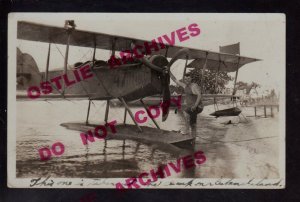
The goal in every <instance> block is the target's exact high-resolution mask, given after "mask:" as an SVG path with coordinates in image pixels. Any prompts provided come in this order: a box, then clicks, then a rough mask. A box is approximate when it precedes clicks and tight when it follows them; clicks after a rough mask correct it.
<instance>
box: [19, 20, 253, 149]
mask: <svg viewBox="0 0 300 202" xmlns="http://www.w3.org/2000/svg"><path fill="white" fill-rule="evenodd" d="M75 27H76V25H75V23H74V21H65V26H64V27H54V26H48V25H43V24H37V23H32V22H25V21H19V22H18V29H17V30H18V31H17V39H19V40H29V41H36V42H44V43H48V44H49V46H48V54H47V61H46V67H45V72H38V73H37V71H38V68H37V65H36V63H35V62H34V59H33V58H30V56H29V55H28V54H25V53H22V52H21V51H18V56H17V63H18V64H17V66H18V67H17V85H18V86H21V87H22V86H23V89H28V88H29V87H30V86H39V85H40V84H42V83H43V85H44V86H43V85H41V88H42V87H44V90H45V85H46V87H47V89H49V88H50V86H51V89H52V90H51V92H46V91H44V94H40V95H39V98H38V99H44V98H45V99H47V100H49V99H58V98H59V99H73V98H77V99H78V98H84V99H88V100H89V104H88V107H87V108H88V109H87V116H86V121H85V122H84V123H64V124H62V126H64V127H66V128H68V129H71V130H78V131H84V132H85V131H87V130H88V129H91V128H93V127H96V126H95V125H93V124H90V123H89V113H90V105H91V101H93V100H105V101H106V111H105V116H104V122H105V123H107V122H108V116H109V108H110V107H109V106H110V101H111V100H112V99H118V100H119V101H120V102H121V103H122V105H123V106H124V108H125V112H124V122H123V123H122V124H120V123H118V124H117V126H116V130H117V131H118V135H112V134H109V135H108V136H107V137H108V138H114V139H122V138H123V139H124V138H125V139H127V138H128V139H133V140H138V141H142V142H143V141H146V142H147V141H150V142H152V143H153V142H160V143H161V142H162V143H169V144H174V145H177V146H180V145H182V144H186V143H187V144H190V143H191V142H193V140H194V138H195V137H192V135H181V134H180V133H179V132H176V131H166V130H162V129H160V127H159V125H158V124H157V123H156V121H155V120H154V119H153V118H151V117H152V116H151V115H150V112H149V110H147V106H146V104H145V103H144V102H143V99H144V98H145V97H148V96H153V95H160V96H161V100H162V104H161V105H162V106H163V107H162V121H165V120H166V119H167V117H168V114H169V107H170V98H171V95H170V90H169V84H170V75H172V73H171V69H172V65H173V64H174V62H175V61H177V60H178V59H182V60H185V61H186V63H185V67H184V69H183V75H184V74H185V73H186V70H187V68H201V69H202V72H204V71H205V70H206V69H211V70H216V71H226V72H234V71H236V72H237V71H238V70H239V68H241V67H242V66H243V65H245V64H247V63H250V62H254V61H257V60H258V59H254V58H248V57H243V56H239V55H232V54H226V53H217V52H211V51H206V50H200V49H193V48H186V47H180V46H171V45H168V44H167V43H165V44H160V45H161V46H164V48H161V49H159V50H156V51H152V52H147V51H141V50H138V51H139V52H138V53H139V55H141V54H143V55H142V56H141V57H133V58H132V60H128V61H126V62H123V63H119V64H118V66H117V67H113V68H112V67H111V65H110V59H111V58H113V57H115V54H116V52H117V51H120V52H121V51H124V50H133V49H134V47H137V46H140V47H142V46H143V45H144V44H146V43H149V44H150V43H153V41H145V40H141V39H136V38H130V37H124V36H117V35H109V34H103V33H95V32H89V31H82V30H78V29H75ZM52 44H61V45H65V46H66V51H65V56H64V67H63V68H62V69H60V70H55V71H54V70H53V71H49V61H50V59H51V54H50V52H51V45H52ZM69 46H78V47H89V48H93V58H92V60H91V61H86V62H78V63H76V64H74V65H73V66H70V65H68V54H69ZM97 49H104V50H109V51H111V57H110V58H108V60H97V59H96V58H95V55H96V51H97ZM132 52H133V51H132ZM132 52H131V53H132ZM168 58H169V60H170V61H169V60H168ZM190 60H192V62H191V63H190V64H188V61H190ZM86 66H88V67H89V71H90V73H92V74H93V76H92V77H91V78H88V79H78V78H79V77H78V75H77V76H76V74H74V72H75V71H76V70H78V69H80V68H82V67H86ZM58 76H61V81H60V82H61V83H62V84H61V86H59V87H58V86H57V85H56V86H54V84H53V78H57V77H58ZM202 76H203V74H202ZM66 77H67V79H68V82H69V83H70V80H76V82H75V83H72V85H68V82H66V80H64V79H62V78H66ZM51 81H52V83H51ZM235 81H236V80H235ZM25 84H26V85H25ZM201 88H202V89H203V82H202V87H201ZM203 97H204V98H208V97H211V98H213V99H216V98H222V97H223V98H224V97H225V98H233V97H234V95H217V94H203ZM26 98H27V99H29V100H30V98H28V94H17V99H26ZM136 100H139V101H140V102H141V104H142V106H144V108H145V109H146V111H147V113H148V115H149V118H150V119H151V120H152V121H153V122H154V124H155V126H156V127H157V128H152V127H146V126H140V125H139V124H138V123H137V122H136V120H135V118H134V115H133V113H132V111H131V109H130V107H129V105H128V103H129V102H131V101H136ZM234 109H235V108H234ZM231 112H233V113H234V114H235V113H238V111H236V110H231ZM127 114H129V116H130V117H131V119H132V121H133V123H134V124H135V125H131V124H126V117H127ZM220 114H221V115H222V114H224V112H220ZM234 114H232V115H234ZM221 115H220V116H221Z"/></svg>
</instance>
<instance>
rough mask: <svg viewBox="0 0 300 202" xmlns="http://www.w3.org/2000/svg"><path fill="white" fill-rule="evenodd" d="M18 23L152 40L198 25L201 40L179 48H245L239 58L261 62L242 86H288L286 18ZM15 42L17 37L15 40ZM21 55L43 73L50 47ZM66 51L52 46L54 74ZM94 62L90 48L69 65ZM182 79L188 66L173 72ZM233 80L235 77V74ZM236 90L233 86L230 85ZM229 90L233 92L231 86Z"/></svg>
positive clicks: (71, 16) (112, 17) (36, 18)
mask: <svg viewBox="0 0 300 202" xmlns="http://www.w3.org/2000/svg"><path fill="white" fill-rule="evenodd" d="M18 20H24V21H30V22H36V23H42V24H46V25H54V26H59V27H63V26H64V21H65V20H75V24H76V25H77V27H76V29H80V30H87V31H94V32H101V33H107V34H111V35H120V36H127V37H133V38H139V39H144V40H151V39H154V38H157V37H158V36H161V35H164V34H168V35H169V34H170V33H171V32H172V31H175V30H177V29H179V28H182V27H187V26H188V25H190V24H192V23H197V24H198V25H199V27H200V29H201V33H200V35H198V36H196V37H191V38H190V39H188V40H186V41H183V42H178V43H177V45H179V46H184V47H189V48H196V49H204V50H210V51H216V52H219V46H224V45H229V44H234V43H237V42H240V54H241V55H242V56H246V57H252V58H258V59H261V60H262V61H258V62H254V63H250V64H246V65H245V66H243V67H242V68H241V69H240V70H239V76H238V81H244V82H252V81H254V82H256V83H259V84H261V85H262V88H263V89H272V88H275V89H276V91H278V90H279V89H284V86H285V15H284V14H222V13H220V14H191V13H181V14H170V13H164V14H162V13H161V14H149V13H148V14H147V13H146V14H133V13H129V14H120V13H114V14H113V13H106V14H105V13H102V14H95V13H93V14H82V13H80V14H79V13H68V14H59V13H52V14H50V13H48V14H42V13H13V14H10V16H9V26H11V27H12V28H15V29H16V24H17V21H18ZM10 37H15V38H16V35H15V36H10ZM16 44H17V47H19V48H20V50H21V51H22V52H25V53H29V54H31V55H32V56H33V57H34V59H35V60H36V62H37V64H38V67H39V69H40V71H45V67H46V58H47V48H48V44H46V43H40V42H32V41H25V40H17V42H16ZM64 53H65V46H63V45H54V46H52V51H51V58H50V70H51V69H55V68H59V67H63V64H64V58H63V56H62V55H64ZM109 54H110V53H109V51H106V50H97V53H96V58H97V59H103V60H107V59H108V57H109ZM91 58H92V49H91V48H79V47H74V46H71V47H70V55H69V64H74V63H75V62H78V61H86V60H90V59H91ZM171 70H172V72H173V74H174V75H175V76H176V77H177V78H181V77H182V73H183V70H184V61H179V62H176V63H175V64H174V67H172V69H171ZM231 75H232V76H233V75H234V74H231ZM229 85H232V84H229ZM229 87H230V86H229Z"/></svg>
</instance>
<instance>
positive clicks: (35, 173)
mask: <svg viewBox="0 0 300 202" xmlns="http://www.w3.org/2000/svg"><path fill="white" fill-rule="evenodd" d="M17 104H18V105H17V111H18V114H17V131H18V134H17V177H39V176H49V175H51V176H52V177H69V178H72V177H74V178H78V177H83V178H102V177H116V178H119V177H132V176H137V175H138V174H140V173H141V172H144V171H146V172H148V171H149V170H151V169H157V168H158V166H159V165H163V164H166V163H168V162H176V160H177V159H178V158H180V157H182V156H184V155H187V154H193V153H194V151H196V150H198V149H199V147H200V145H199V144H198V143H197V140H196V142H195V143H194V145H191V147H189V148H188V150H187V149H180V148H177V147H175V146H173V145H166V144H155V145H146V144H143V143H140V142H136V141H132V140H102V141H95V142H93V143H92V144H87V145H83V144H82V142H81V140H80V136H79V133H78V131H72V130H67V129H65V128H64V127H61V126H60V124H61V123H64V122H70V121H77V120H78V121H82V120H83V119H84V116H83V115H82V113H81V112H82V111H86V104H87V103H86V102H84V101H76V102H75V104H76V107H74V105H70V104H69V103H65V101H64V102H52V103H51V104H47V103H45V102H38V101H37V102H18V103H17ZM101 106H102V105H101V103H100V105H99V104H95V105H92V107H95V109H94V110H91V114H90V121H91V122H93V121H94V122H98V121H99V114H104V110H103V107H101ZM74 108H75V109H74ZM32 109H35V113H34V114H33V113H32V112H31V110H32ZM137 110H140V109H139V108H136V109H133V111H134V112H135V111H137ZM62 111H67V112H73V113H65V114H64V116H61V112H62ZM93 111H94V113H93ZM96 112H97V113H96ZM45 114H47V117H48V118H47V119H45ZM110 114H111V116H113V117H115V118H116V120H117V121H118V123H120V122H123V120H122V119H123V115H124V109H123V108H118V107H115V108H113V109H112V110H111V112H110ZM119 118H120V119H119ZM157 122H158V123H159V125H161V127H162V128H163V129H166V130H179V129H180V128H182V127H183V124H184V122H183V121H182V119H181V118H180V116H178V114H175V113H174V111H173V110H171V111H170V114H169V118H168V120H167V122H165V123H162V122H161V120H160V119H157ZM127 123H129V124H132V123H131V120H127ZM147 124H148V125H149V126H152V125H151V124H152V123H151V122H149V123H147ZM152 127H154V126H152ZM199 127H200V126H199V124H198V126H197V127H195V128H193V129H192V131H191V132H192V134H193V136H194V137H196V136H197V134H198V130H199ZM56 141H60V142H62V143H63V144H64V145H65V148H66V149H65V153H64V154H63V155H62V156H59V157H55V156H54V157H53V158H52V159H51V160H49V161H40V159H39V155H38V152H37V150H38V149H39V148H41V147H44V146H51V145H52V144H53V143H55V142H56ZM195 147H196V148H198V149H195ZM197 169H198V170H199V168H198V167H196V168H193V169H192V168H191V169H189V170H185V169H182V171H183V172H182V173H179V174H177V175H172V176H171V177H180V176H181V177H193V176H197V175H198V174H197V173H196V170H197Z"/></svg>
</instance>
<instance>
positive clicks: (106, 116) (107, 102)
mask: <svg viewBox="0 0 300 202" xmlns="http://www.w3.org/2000/svg"><path fill="white" fill-rule="evenodd" d="M108 113H109V100H106V109H105V118H104V121H105V123H107V119H108Z"/></svg>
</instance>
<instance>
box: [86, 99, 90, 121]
mask: <svg viewBox="0 0 300 202" xmlns="http://www.w3.org/2000/svg"><path fill="white" fill-rule="evenodd" d="M90 109H91V100H90V99H89V106H88V111H87V115H86V121H85V125H88V123H89V115H90Z"/></svg>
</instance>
